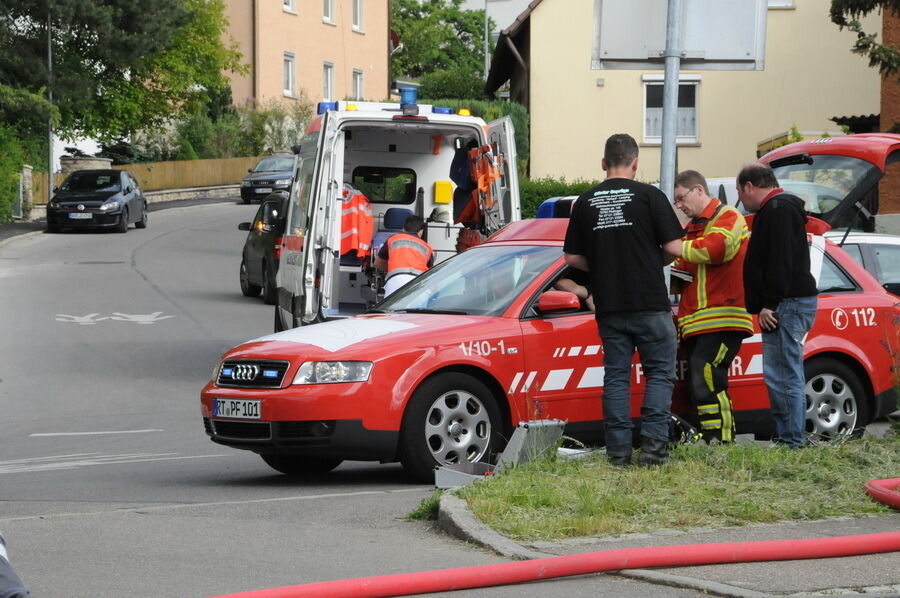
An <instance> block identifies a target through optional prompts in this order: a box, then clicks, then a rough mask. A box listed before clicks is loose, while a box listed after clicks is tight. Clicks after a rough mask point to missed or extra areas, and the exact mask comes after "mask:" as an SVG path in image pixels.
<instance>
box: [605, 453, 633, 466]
mask: <svg viewBox="0 0 900 598" xmlns="http://www.w3.org/2000/svg"><path fill="white" fill-rule="evenodd" d="M606 458H607V459H608V460H609V464H610V465H612V466H613V467H631V453H627V454H624V455H610V454H607V455H606Z"/></svg>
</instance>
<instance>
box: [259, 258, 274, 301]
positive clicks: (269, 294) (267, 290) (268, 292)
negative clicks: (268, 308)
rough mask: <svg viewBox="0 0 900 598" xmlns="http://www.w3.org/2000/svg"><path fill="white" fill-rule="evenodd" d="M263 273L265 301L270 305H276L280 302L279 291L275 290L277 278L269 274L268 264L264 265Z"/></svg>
mask: <svg viewBox="0 0 900 598" xmlns="http://www.w3.org/2000/svg"><path fill="white" fill-rule="evenodd" d="M262 271H263V280H262V282H263V283H262V292H263V301H265V302H266V304H268V305H274V304H275V301H277V300H278V289H276V288H275V276H273V275H272V274H270V273H269V266H268V264H263V265H262Z"/></svg>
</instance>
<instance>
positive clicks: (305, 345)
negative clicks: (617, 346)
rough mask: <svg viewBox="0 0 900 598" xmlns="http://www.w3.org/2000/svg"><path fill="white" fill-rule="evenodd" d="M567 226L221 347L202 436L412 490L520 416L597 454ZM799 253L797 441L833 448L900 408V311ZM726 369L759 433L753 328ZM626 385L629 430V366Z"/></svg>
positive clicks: (837, 258)
mask: <svg viewBox="0 0 900 598" xmlns="http://www.w3.org/2000/svg"><path fill="white" fill-rule="evenodd" d="M567 224H568V220H567V219H566V218H539V219H535V220H524V221H518V222H512V223H510V224H508V225H507V226H506V227H504V228H502V229H501V230H500V231H499V232H497V233H495V234H494V235H492V236H491V237H490V238H489V239H488V240H487V241H486V242H485V243H483V244H481V245H477V246H475V247H472V248H470V249H468V250H466V251H465V252H463V253H460V254H458V255H456V256H454V257H452V258H450V259H448V260H445V261H443V262H441V263H440V264H438V265H437V266H435V267H434V268H432V269H431V270H429V271H428V272H426V273H424V274H422V275H421V276H419V277H418V278H416V279H415V280H413V281H411V282H409V283H407V284H406V285H405V286H404V287H403V288H402V289H400V290H398V291H397V292H396V293H394V294H392V295H391V296H390V297H388V298H386V299H385V300H384V301H382V302H381V303H379V304H377V305H376V306H375V307H374V308H373V309H372V310H371V311H369V312H367V313H364V314H361V315H358V316H355V317H352V318H346V319H340V320H334V321H329V322H324V323H319V324H312V325H307V326H301V327H298V328H294V329H291V330H288V331H285V332H280V333H276V334H272V335H269V336H265V337H262V338H257V339H255V340H252V341H248V342H246V343H243V344H241V345H238V346H237V347H234V348H233V349H230V350H229V351H227V352H226V353H225V354H224V355H223V356H222V360H221V361H220V363H219V365H218V366H217V367H216V369H215V371H214V374H213V376H212V379H211V380H210V381H209V383H208V384H207V385H206V387H205V388H204V389H203V390H202V391H201V393H200V395H201V396H200V400H201V405H200V408H201V413H202V416H203V423H204V427H205V429H206V433H207V434H208V435H209V436H210V438H211V439H212V440H213V441H214V442H217V443H219V444H223V445H226V446H230V447H233V448H237V449H244V450H249V451H254V452H256V453H258V454H259V455H260V456H261V457H262V459H263V461H265V462H266V463H267V464H268V465H269V466H271V467H272V468H274V469H276V470H277V471H280V472H283V473H288V474H303V473H311V472H323V471H328V470H330V469H333V468H334V467H336V466H337V465H338V464H340V462H341V461H342V460H344V459H353V460H368V461H382V462H388V461H396V460H399V461H401V462H402V464H403V466H404V467H405V468H406V469H407V470H408V471H409V472H410V473H412V474H413V475H414V476H415V477H416V478H419V479H422V480H431V479H433V469H434V467H435V466H436V465H448V464H458V463H465V462H470V463H475V462H485V461H488V460H490V459H492V458H493V456H494V455H495V454H496V453H497V452H499V451H500V450H502V447H503V444H504V443H505V439H507V438H509V437H510V434H511V431H512V429H513V428H514V427H515V426H516V425H517V424H518V423H519V422H521V421H527V420H529V419H554V418H557V419H562V420H565V421H566V431H565V433H566V434H567V435H568V436H570V437H572V438H574V439H577V440H580V441H582V442H585V443H588V444H597V443H602V436H603V432H602V410H601V409H600V399H599V398H598V397H599V396H600V394H601V392H602V388H603V348H602V346H601V342H600V339H599V338H598V337H597V323H596V320H595V315H594V313H593V312H591V311H590V310H589V309H587V308H586V307H585V306H584V305H582V303H581V302H580V301H579V299H578V297H577V296H576V295H574V294H573V293H569V292H565V291H559V290H555V289H554V284H555V283H556V282H557V281H558V280H559V279H560V278H562V277H566V276H570V275H571V274H570V271H569V268H568V267H567V266H566V264H565V261H564V258H563V255H562V251H561V247H562V243H563V239H564V237H565V232H566V226H567ZM810 257H811V264H812V270H813V273H814V275H815V277H816V280H817V281H818V288H819V291H820V293H821V294H820V295H819V303H818V312H817V316H816V320H815V325H814V326H813V329H812V330H811V331H810V333H809V336H808V338H807V340H806V342H805V344H804V348H803V352H804V369H805V373H806V396H807V405H806V409H805V419H806V431H807V432H808V433H809V434H811V435H813V436H814V437H817V438H824V439H834V438H837V437H840V436H844V435H848V434H850V433H852V432H853V431H854V430H858V429H861V428H862V427H863V426H865V425H866V424H867V423H868V422H869V421H871V420H873V419H875V418H878V417H883V416H885V415H887V414H888V413H891V412H893V411H894V410H895V409H897V390H896V388H895V386H894V385H895V378H894V376H895V374H894V372H893V371H892V367H893V366H894V357H893V353H892V351H895V350H896V347H891V346H889V344H888V345H886V344H885V336H884V335H885V330H886V329H887V328H888V327H889V326H891V325H893V323H894V322H896V321H897V318H898V317H900V307H898V306H897V302H896V300H895V298H894V297H892V296H890V295H888V293H886V292H885V290H884V289H883V288H881V286H879V284H878V282H877V281H876V280H875V279H874V278H873V277H872V276H871V275H870V274H868V273H867V272H866V271H865V270H864V269H863V268H862V267H861V266H860V265H859V264H857V263H855V262H854V261H853V259H852V258H851V257H850V256H848V255H847V253H846V252H844V251H842V250H841V249H840V248H839V247H837V246H836V245H834V244H832V243H828V242H827V241H826V240H825V239H823V238H822V237H821V236H816V237H814V240H813V242H812V244H811V246H810ZM685 369H686V362H685V360H684V359H680V360H679V363H678V365H677V367H676V376H677V377H678V382H677V383H676V386H675V392H674V395H673V399H672V411H673V412H674V413H677V414H679V415H682V416H683V417H685V419H688V420H689V421H690V420H695V419H696V409H695V408H694V407H692V405H691V402H690V400H689V398H688V395H687V388H686V384H685V380H684V373H685ZM730 373H731V383H730V390H731V394H732V397H733V399H734V419H735V422H736V424H737V431H738V433H754V434H757V435H759V436H761V437H768V436H770V435H771V434H772V432H773V430H774V425H773V422H772V419H771V416H770V413H769V400H768V395H767V393H766V390H765V384H764V381H763V375H762V340H761V335H760V334H759V332H758V330H757V334H755V335H754V336H752V337H750V338H748V339H746V340H745V341H744V343H743V345H742V347H741V350H740V352H739V353H738V356H737V357H736V358H735V361H734V362H733V363H732V366H731V372H730ZM633 381H634V383H633V385H632V389H631V397H632V410H631V414H632V417H633V418H635V419H637V418H639V417H640V413H641V397H642V394H643V391H644V384H645V377H644V376H643V374H642V370H641V368H640V364H639V363H635V364H634V368H633Z"/></svg>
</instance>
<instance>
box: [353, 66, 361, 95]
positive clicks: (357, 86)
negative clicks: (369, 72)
mask: <svg viewBox="0 0 900 598" xmlns="http://www.w3.org/2000/svg"><path fill="white" fill-rule="evenodd" d="M353 99H355V100H361V99H363V72H362V69H353Z"/></svg>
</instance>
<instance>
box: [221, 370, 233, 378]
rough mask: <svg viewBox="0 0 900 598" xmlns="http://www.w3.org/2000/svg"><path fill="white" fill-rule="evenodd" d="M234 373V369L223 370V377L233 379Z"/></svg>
mask: <svg viewBox="0 0 900 598" xmlns="http://www.w3.org/2000/svg"><path fill="white" fill-rule="evenodd" d="M233 373H234V369H233V368H222V377H223V378H231V376H232V375H233Z"/></svg>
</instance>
